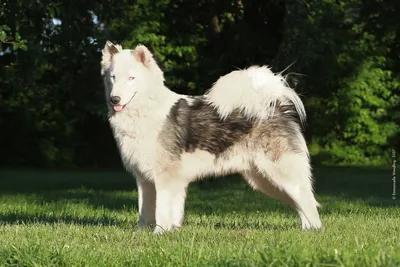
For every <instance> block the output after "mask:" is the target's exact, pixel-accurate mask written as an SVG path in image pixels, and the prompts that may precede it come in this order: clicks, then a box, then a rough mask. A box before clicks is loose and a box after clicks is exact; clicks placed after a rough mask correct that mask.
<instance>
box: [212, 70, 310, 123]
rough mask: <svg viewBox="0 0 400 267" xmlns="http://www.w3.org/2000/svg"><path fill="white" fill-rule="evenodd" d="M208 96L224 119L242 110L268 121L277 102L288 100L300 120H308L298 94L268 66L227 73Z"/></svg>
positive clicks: (250, 115)
mask: <svg viewBox="0 0 400 267" xmlns="http://www.w3.org/2000/svg"><path fill="white" fill-rule="evenodd" d="M207 96H208V99H209V101H210V102H211V103H212V104H214V106H215V107H216V108H217V109H218V111H219V113H220V114H221V116H222V117H223V118H226V117H227V116H229V114H230V113H231V112H232V111H233V110H235V109H240V110H242V111H243V112H245V114H246V115H247V116H248V117H256V118H260V119H263V120H264V119H268V118H270V117H272V116H273V115H274V110H275V107H276V103H277V101H278V100H280V101H283V102H284V101H288V100H289V101H291V102H293V103H294V105H295V107H296V110H297V112H298V114H299V116H300V119H301V121H302V122H304V121H305V119H306V112H305V109H304V106H303V103H302V101H301V99H300V98H299V96H298V95H297V94H296V92H295V91H294V90H293V89H291V88H290V87H289V86H287V84H286V81H285V79H284V78H283V77H282V76H281V75H280V74H274V73H273V72H272V71H271V70H270V69H269V68H268V67H266V66H262V67H258V66H252V67H250V68H248V69H244V70H236V71H232V72H230V73H228V74H227V75H225V76H223V77H221V78H219V79H218V81H217V82H216V83H215V84H214V86H213V87H212V88H211V89H210V90H209V92H208V93H207ZM227 96H229V97H227Z"/></svg>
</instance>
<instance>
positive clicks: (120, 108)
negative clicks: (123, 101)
mask: <svg viewBox="0 0 400 267" xmlns="http://www.w3.org/2000/svg"><path fill="white" fill-rule="evenodd" d="M125 106H126V105H114V106H113V109H114V111H115V112H118V111H121V110H123V109H124V108H125Z"/></svg>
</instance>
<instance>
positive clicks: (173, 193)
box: [153, 177, 187, 234]
mask: <svg viewBox="0 0 400 267" xmlns="http://www.w3.org/2000/svg"><path fill="white" fill-rule="evenodd" d="M155 184H156V191H157V198H156V228H155V230H154V232H153V233H154V234H162V233H164V232H167V231H170V230H172V229H174V228H176V227H180V226H181V223H182V218H183V214H184V205H185V196H186V187H187V183H186V182H185V181H183V180H179V179H177V178H175V177H174V178H172V179H170V178H165V177H162V178H161V177H160V178H159V179H157V180H156V182H155Z"/></svg>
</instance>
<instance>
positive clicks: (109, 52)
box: [101, 41, 122, 75]
mask: <svg viewBox="0 0 400 267" xmlns="http://www.w3.org/2000/svg"><path fill="white" fill-rule="evenodd" d="M121 50H122V47H121V46H120V45H115V44H113V43H112V42H110V41H106V44H105V45H104V48H103V49H102V50H101V53H102V55H103V56H102V60H101V73H102V74H103V75H104V73H105V72H106V71H107V70H108V69H109V67H110V65H111V60H112V57H113V56H114V55H115V54H117V53H119V52H120V51H121Z"/></svg>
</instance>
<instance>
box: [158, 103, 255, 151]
mask: <svg viewBox="0 0 400 267" xmlns="http://www.w3.org/2000/svg"><path fill="white" fill-rule="evenodd" d="M192 99H193V102H192V103H189V102H188V101H187V100H186V99H183V98H181V99H179V100H178V101H177V102H176V103H175V105H174V106H172V108H171V110H170V113H169V115H168V118H167V122H166V123H165V125H164V127H163V130H162V133H161V136H160V137H161V138H162V142H163V144H164V145H166V146H167V147H166V148H167V149H168V150H170V151H171V152H172V153H173V154H175V155H177V156H179V155H180V154H181V153H183V152H193V151H195V150H196V149H201V150H205V151H208V152H209V153H211V154H214V155H219V154H221V153H223V152H224V151H226V150H227V149H228V148H230V147H231V146H232V145H234V144H235V143H236V142H238V141H239V140H241V139H242V138H243V137H244V136H246V135H247V134H249V133H250V132H251V130H252V127H253V123H252V122H251V121H250V120H248V119H247V118H246V117H245V116H244V115H243V114H241V113H240V112H233V113H232V114H231V115H230V116H228V117H227V118H226V119H224V120H222V119H221V118H220V116H219V115H218V113H217V111H216V110H215V108H214V107H212V106H211V105H210V104H208V103H206V102H205V101H204V99H203V97H201V96H199V97H193V98H192Z"/></svg>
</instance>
